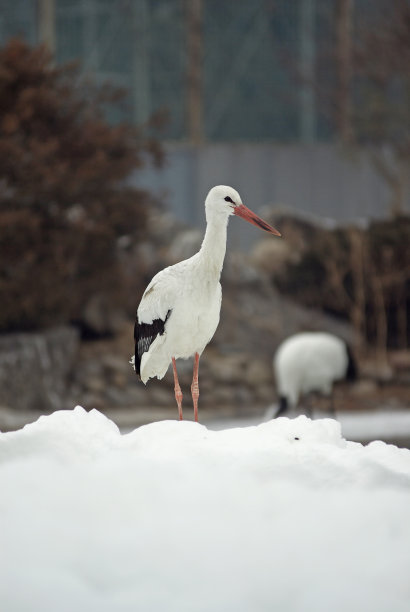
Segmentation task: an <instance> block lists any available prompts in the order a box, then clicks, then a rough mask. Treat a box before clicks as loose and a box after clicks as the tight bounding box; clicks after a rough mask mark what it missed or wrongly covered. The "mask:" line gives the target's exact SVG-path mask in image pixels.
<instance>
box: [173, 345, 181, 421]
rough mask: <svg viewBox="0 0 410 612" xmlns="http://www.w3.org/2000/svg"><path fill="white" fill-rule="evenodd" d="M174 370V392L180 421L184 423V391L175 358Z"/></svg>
mask: <svg viewBox="0 0 410 612" xmlns="http://www.w3.org/2000/svg"><path fill="white" fill-rule="evenodd" d="M172 368H173V370H174V391H175V399H176V400H177V404H178V416H179V420H180V421H182V391H181V387H180V386H179V381H178V374H177V365H176V363H175V357H173V358H172Z"/></svg>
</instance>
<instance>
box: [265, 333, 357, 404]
mask: <svg viewBox="0 0 410 612" xmlns="http://www.w3.org/2000/svg"><path fill="white" fill-rule="evenodd" d="M273 367H274V373H275V379H276V384H277V390H278V395H279V401H280V408H279V412H278V413H277V415H276V416H279V414H283V413H284V412H285V411H286V410H287V408H288V407H289V406H290V407H296V406H297V404H298V402H299V399H300V398H301V397H302V396H305V395H308V394H309V393H312V392H317V393H321V394H322V395H327V396H330V395H331V394H332V392H333V385H334V383H335V382H337V381H340V380H343V379H345V378H347V379H353V378H354V374H355V373H354V364H353V361H352V357H351V355H350V351H349V349H348V347H347V345H346V342H344V340H342V339H340V338H338V337H337V336H334V335H333V334H329V333H326V332H304V333H299V334H295V335H293V336H290V337H289V338H287V339H286V340H284V341H283V342H282V344H281V345H280V346H279V348H278V350H277V351H276V354H275V357H274V360H273Z"/></svg>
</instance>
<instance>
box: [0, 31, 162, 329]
mask: <svg viewBox="0 0 410 612" xmlns="http://www.w3.org/2000/svg"><path fill="white" fill-rule="evenodd" d="M119 98H120V93H119V92H118V91H115V90H113V89H112V88H110V87H108V86H105V87H102V88H98V89H97V88H95V87H94V86H92V85H91V84H90V83H88V84H85V83H80V78H79V72H78V70H77V68H76V67H75V66H74V65H65V66H59V67H57V66H55V65H53V63H52V58H51V56H50V54H49V53H48V51H47V50H46V48H45V47H43V46H39V47H36V48H31V47H29V46H28V45H27V44H26V43H24V42H22V41H19V40H12V41H11V42H9V43H8V44H7V46H6V47H4V48H3V49H2V50H0V295H1V302H0V330H1V331H9V330H16V329H34V328H38V327H43V326H48V325H53V324H57V323H61V322H67V321H72V320H78V319H81V313H82V310H83V308H84V307H85V305H86V304H87V301H88V300H89V299H90V297H91V296H92V295H94V294H96V293H104V294H105V295H106V296H108V299H109V300H111V302H113V301H115V299H118V298H119V297H120V295H121V288H122V279H121V272H120V269H119V266H118V261H117V252H116V244H117V238H119V237H120V236H121V235H124V234H128V235H129V234H131V235H135V236H137V237H138V236H139V235H140V234H141V232H142V231H143V230H144V227H145V222H146V212H145V211H146V205H147V204H149V203H150V198H149V196H148V194H147V193H145V192H142V191H139V190H137V189H135V188H132V187H130V186H129V185H127V183H126V180H127V178H128V177H129V175H130V173H131V172H132V171H133V170H134V169H136V168H138V167H141V166H142V165H143V163H144V159H145V156H146V155H147V154H150V155H152V156H153V157H154V159H155V161H156V162H159V161H160V159H161V151H160V148H159V146H158V145H157V143H156V142H155V141H153V140H150V139H149V138H145V137H144V136H143V132H142V130H137V129H135V128H133V127H131V126H129V125H123V124H121V125H117V126H110V125H108V124H107V123H106V121H105V120H104V116H103V110H104V105H106V104H109V103H113V102H115V101H117V100H118V99H119Z"/></svg>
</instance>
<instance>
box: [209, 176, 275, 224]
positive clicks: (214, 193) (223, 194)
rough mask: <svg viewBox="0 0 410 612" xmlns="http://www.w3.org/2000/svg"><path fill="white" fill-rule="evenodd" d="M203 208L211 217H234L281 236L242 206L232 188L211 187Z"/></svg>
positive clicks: (237, 194) (238, 196)
mask: <svg viewBox="0 0 410 612" xmlns="http://www.w3.org/2000/svg"><path fill="white" fill-rule="evenodd" d="M205 208H206V210H207V213H208V212H209V213H210V214H212V215H213V216H224V217H228V216H229V215H236V216H237V217H242V219H245V221H248V222H249V223H252V225H257V226H258V227H260V228H261V229H263V230H265V232H269V233H270V234H274V235H275V236H280V235H281V234H280V232H278V230H277V229H275V228H274V227H272V226H271V225H269V223H266V221H264V220H263V219H261V218H260V217H258V215H257V214H255V213H254V212H253V211H252V210H250V209H249V208H247V207H246V206H245V204H242V200H241V196H240V195H239V193H238V192H237V191H236V189H234V188H233V187H228V186H227V185H217V186H216V187H213V188H212V189H211V191H210V192H209V193H208V196H207V198H206V200H205Z"/></svg>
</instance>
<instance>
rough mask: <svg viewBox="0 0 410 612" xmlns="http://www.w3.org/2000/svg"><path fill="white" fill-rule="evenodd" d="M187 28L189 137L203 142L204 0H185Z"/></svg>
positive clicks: (194, 140)
mask: <svg viewBox="0 0 410 612" xmlns="http://www.w3.org/2000/svg"><path fill="white" fill-rule="evenodd" d="M185 11H186V28H187V50H188V53H187V56H188V66H187V94H186V95H187V128H188V138H189V139H190V141H191V142H193V143H194V144H199V143H200V142H202V140H203V137H204V130H203V100H202V95H203V82H202V60H203V40H202V11H203V6H202V0H185Z"/></svg>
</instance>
